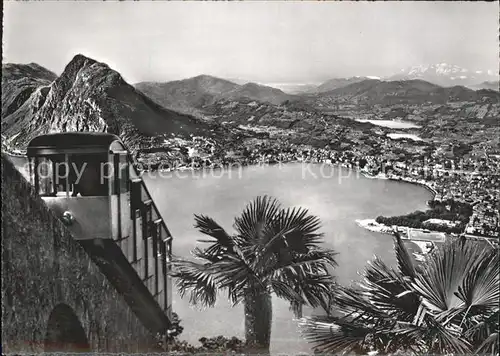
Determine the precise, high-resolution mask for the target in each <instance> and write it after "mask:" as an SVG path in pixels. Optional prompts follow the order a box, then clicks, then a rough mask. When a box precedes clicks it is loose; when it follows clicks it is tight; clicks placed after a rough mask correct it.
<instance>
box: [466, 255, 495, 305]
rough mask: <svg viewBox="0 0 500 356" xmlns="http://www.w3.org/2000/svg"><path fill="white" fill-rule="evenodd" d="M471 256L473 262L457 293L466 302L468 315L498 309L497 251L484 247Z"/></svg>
mask: <svg viewBox="0 0 500 356" xmlns="http://www.w3.org/2000/svg"><path fill="white" fill-rule="evenodd" d="M471 257H472V258H474V262H475V263H474V264H473V265H472V266H471V268H470V269H469V270H468V271H467V273H466V275H465V278H464V279H463V283H462V285H461V286H459V288H458V292H457V295H458V296H459V297H460V298H461V299H462V301H464V303H465V304H466V306H467V308H468V313H469V314H470V315H475V314H483V313H484V312H485V311H487V309H490V310H493V309H498V300H499V298H500V288H499V283H500V278H499V272H500V271H499V261H498V259H499V258H498V254H497V252H496V251H495V250H494V249H484V250H482V251H478V253H477V254H475V255H472V256H471Z"/></svg>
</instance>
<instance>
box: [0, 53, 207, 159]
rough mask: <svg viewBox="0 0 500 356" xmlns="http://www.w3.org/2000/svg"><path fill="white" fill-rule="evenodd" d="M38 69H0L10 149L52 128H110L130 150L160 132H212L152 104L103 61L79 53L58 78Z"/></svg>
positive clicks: (3, 115)
mask: <svg viewBox="0 0 500 356" xmlns="http://www.w3.org/2000/svg"><path fill="white" fill-rule="evenodd" d="M30 67H31V69H33V68H36V69H38V70H37V71H33V70H30ZM40 68H41V67H39V66H36V65H28V66H19V65H17V67H16V66H13V65H6V66H3V67H2V75H3V80H2V92H3V93H2V102H3V103H2V126H3V128H2V134H3V136H4V138H5V139H8V140H9V143H10V147H13V148H18V149H23V148H24V147H25V146H26V145H27V143H28V142H29V140H31V139H32V138H33V137H35V136H37V135H40V134H44V133H49V132H68V131H97V132H109V133H113V134H116V135H118V136H120V138H122V140H124V142H125V143H126V144H127V145H128V146H129V148H130V149H132V150H134V149H135V148H137V147H139V146H140V145H141V143H142V142H145V141H146V142H149V141H150V138H151V137H155V136H158V135H168V136H169V137H172V136H176V137H177V136H180V137H183V136H189V135H190V134H196V135H210V134H212V131H211V128H210V126H209V125H208V124H206V123H205V122H203V121H200V120H198V119H196V118H194V117H192V116H189V115H185V114H180V113H178V112H175V111H172V110H168V109H165V108H163V107H161V106H160V105H158V104H156V103H154V102H153V101H152V100H150V99H149V98H148V97H146V96H145V95H143V94H142V93H140V92H138V91H137V90H136V89H134V87H132V86H131V85H129V84H128V83H126V82H125V80H124V79H123V78H122V77H121V75H120V74H119V73H118V72H116V71H114V70H112V69H111V68H109V67H108V66H107V65H106V64H104V63H100V62H97V61H95V60H93V59H90V58H87V57H85V56H83V55H77V56H75V57H74V58H73V59H72V60H71V62H70V63H69V64H68V65H67V66H66V68H65V69H64V71H63V73H62V74H61V75H60V76H59V77H57V78H56V77H55V75H54V74H53V73H50V72H49V71H47V70H45V71H43V70H42V69H40ZM33 72H35V73H33Z"/></svg>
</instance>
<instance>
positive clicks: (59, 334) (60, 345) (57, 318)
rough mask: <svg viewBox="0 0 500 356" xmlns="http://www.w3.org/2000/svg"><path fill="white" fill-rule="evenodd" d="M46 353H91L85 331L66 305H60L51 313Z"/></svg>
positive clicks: (45, 342) (46, 338) (46, 335)
mask: <svg viewBox="0 0 500 356" xmlns="http://www.w3.org/2000/svg"><path fill="white" fill-rule="evenodd" d="M44 350H45V352H65V353H67V352H89V351H90V345H89V342H88V339H87V336H86V335H85V330H84V329H83V327H82V324H81V323H80V321H79V320H78V317H77V316H76V314H75V313H74V312H73V309H71V307H69V306H68V305H66V304H62V303H61V304H58V305H57V306H56V307H55V308H54V309H53V310H52V312H51V313H50V316H49V320H48V322H47V331H46V333H45V341H44Z"/></svg>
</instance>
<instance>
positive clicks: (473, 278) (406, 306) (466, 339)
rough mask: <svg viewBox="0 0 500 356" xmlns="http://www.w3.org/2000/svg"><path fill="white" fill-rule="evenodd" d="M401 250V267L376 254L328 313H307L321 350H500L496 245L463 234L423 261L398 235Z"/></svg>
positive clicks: (307, 330)
mask: <svg viewBox="0 0 500 356" xmlns="http://www.w3.org/2000/svg"><path fill="white" fill-rule="evenodd" d="M395 252H396V257H397V261H398V266H397V269H393V268H389V267H388V266H387V265H386V264H384V263H383V262H382V261H381V260H380V259H378V258H376V259H375V260H374V261H373V262H372V263H371V264H369V265H368V267H367V268H366V271H365V273H364V280H363V281H362V282H360V284H359V286H358V287H353V288H342V287H339V288H337V289H336V292H335V293H332V294H331V298H330V307H329V309H328V312H327V315H326V316H320V317H312V318H304V319H302V320H301V325H302V326H303V328H304V334H305V336H306V338H307V339H309V341H310V342H312V343H313V344H314V345H315V349H316V350H317V351H323V352H336V353H338V352H349V351H352V352H367V351H369V350H376V351H379V352H383V353H389V352H396V351H410V352H416V353H440V354H441V353H450V352H452V353H460V354H462V353H481V354H498V342H499V337H498V335H499V325H498V319H499V304H498V300H499V266H498V262H499V261H498V254H497V252H498V251H497V249H496V248H492V247H491V246H488V245H487V244H480V243H478V242H475V241H470V240H466V239H465V238H460V239H457V240H455V241H453V242H447V243H446V244H444V245H443V246H442V247H441V248H438V249H435V251H433V252H432V253H431V254H430V255H428V256H427V258H426V260H425V261H424V263H423V264H422V265H416V263H415V261H414V259H413V258H412V257H411V255H410V254H409V253H408V251H407V249H406V247H405V246H404V244H403V242H402V240H401V238H400V237H399V235H396V239H395ZM334 313H336V315H334Z"/></svg>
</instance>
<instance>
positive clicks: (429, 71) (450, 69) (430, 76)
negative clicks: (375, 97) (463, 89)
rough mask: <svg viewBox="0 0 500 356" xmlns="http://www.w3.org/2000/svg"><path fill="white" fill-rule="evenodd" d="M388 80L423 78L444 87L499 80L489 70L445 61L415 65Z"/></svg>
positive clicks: (469, 85) (472, 84)
mask: <svg viewBox="0 0 500 356" xmlns="http://www.w3.org/2000/svg"><path fill="white" fill-rule="evenodd" d="M386 79H387V80H409V79H422V80H425V81H428V82H431V83H434V84H438V85H440V86H444V87H452V86H456V85H463V86H468V87H472V86H474V85H476V84H478V83H481V82H485V81H492V80H498V77H495V76H494V75H492V73H491V72H490V71H487V70H470V69H467V68H463V67H461V66H458V65H456V64H449V63H445V62H441V63H436V64H425V65H415V66H411V67H408V68H405V69H401V71H400V72H399V73H398V74H396V75H394V76H391V77H388V78H386Z"/></svg>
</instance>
